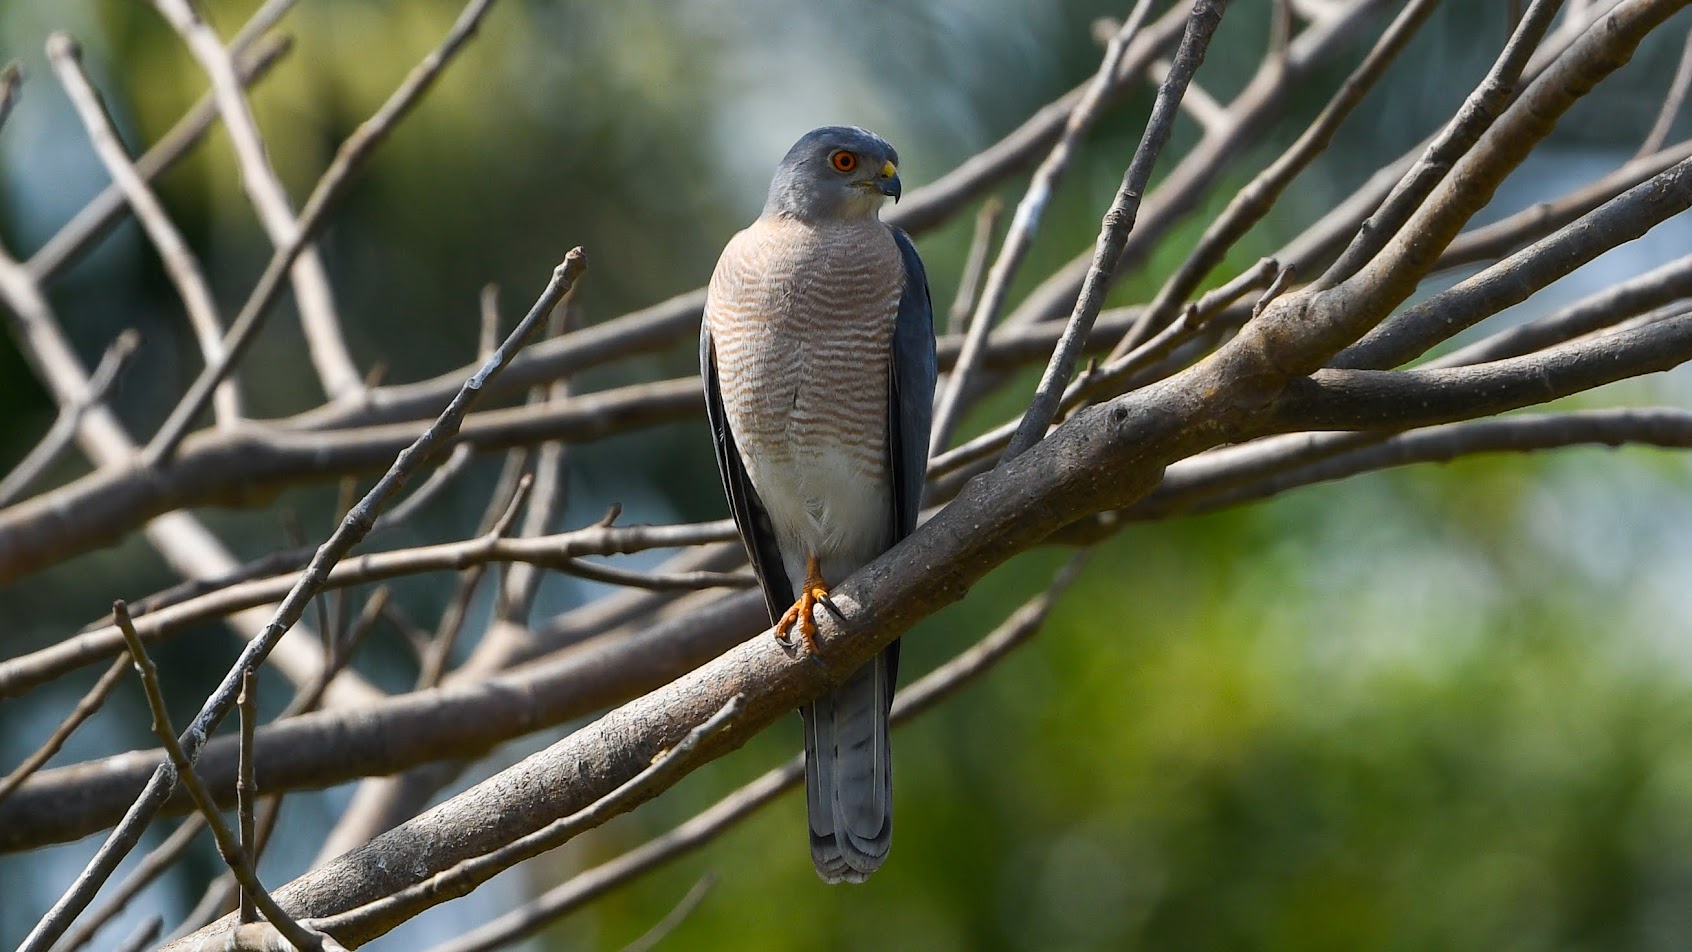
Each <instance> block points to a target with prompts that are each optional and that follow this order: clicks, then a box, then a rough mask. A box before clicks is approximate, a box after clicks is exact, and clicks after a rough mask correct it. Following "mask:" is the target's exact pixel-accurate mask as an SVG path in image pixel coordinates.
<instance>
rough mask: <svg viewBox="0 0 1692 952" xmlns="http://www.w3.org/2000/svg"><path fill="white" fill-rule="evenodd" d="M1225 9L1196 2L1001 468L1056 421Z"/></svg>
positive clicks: (1218, 3) (1221, 2) (1216, 0)
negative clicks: (1184, 98)
mask: <svg viewBox="0 0 1692 952" xmlns="http://www.w3.org/2000/svg"><path fill="white" fill-rule="evenodd" d="M1226 8H1227V4H1226V2H1225V0H1194V3H1193V11H1192V15H1191V16H1190V18H1189V19H1188V21H1187V32H1186V33H1185V34H1184V35H1183V36H1182V37H1181V47H1180V49H1179V50H1177V51H1176V53H1175V65H1174V67H1173V68H1172V69H1171V70H1170V71H1169V75H1168V76H1167V77H1165V78H1164V81H1163V85H1162V86H1161V87H1159V89H1158V91H1157V101H1156V102H1155V103H1154V104H1153V105H1152V113H1151V117H1150V118H1149V119H1147V120H1146V131H1145V134H1144V135H1143V136H1142V137H1141V138H1140V145H1139V147H1138V148H1136V149H1135V150H1134V158H1133V159H1132V160H1131V161H1130V162H1129V163H1128V169H1127V171H1126V172H1124V173H1123V175H1122V185H1121V187H1120V188H1118V189H1117V190H1116V197H1115V198H1114V199H1112V200H1111V203H1110V210H1109V211H1107V212H1105V216H1104V227H1103V228H1102V229H1100V231H1099V239H1098V245H1097V247H1096V249H1095V250H1094V252H1093V264H1092V267H1091V268H1090V269H1089V270H1088V272H1087V279H1086V281H1085V282H1083V283H1082V285H1081V295H1080V297H1078V298H1076V301H1075V310H1074V311H1073V312H1072V313H1071V314H1070V315H1069V324H1068V325H1067V326H1066V327H1065V328H1064V332H1063V336H1062V337H1060V338H1058V343H1057V347H1056V348H1055V349H1054V350H1053V351H1052V359H1051V362H1050V363H1049V364H1047V365H1046V372H1045V373H1044V374H1043V375H1042V376H1041V377H1040V384H1039V386H1038V387H1037V388H1036V389H1035V391H1034V399H1033V400H1032V401H1031V402H1030V403H1029V405H1028V410H1027V411H1026V412H1025V413H1024V414H1023V416H1022V422H1021V423H1020V424H1018V426H1017V430H1016V435H1015V436H1012V437H1011V441H1010V445H1009V446H1008V447H1006V449H1005V453H1004V455H1003V456H1001V457H1000V462H1001V463H1004V462H1008V461H1010V460H1011V459H1014V458H1015V457H1016V456H1018V455H1019V454H1021V453H1022V452H1023V451H1025V450H1027V449H1028V447H1030V446H1033V445H1034V444H1035V443H1038V442H1039V441H1040V439H1041V438H1042V437H1043V436H1045V435H1046V428H1047V427H1049V426H1051V423H1052V419H1053V418H1054V417H1056V416H1057V411H1058V402H1059V401H1060V400H1062V398H1063V390H1064V387H1065V386H1067V385H1068V384H1069V378H1070V377H1071V376H1073V375H1074V373H1075V365H1076V363H1077V362H1078V361H1079V360H1080V358H1081V348H1082V344H1083V342H1085V341H1086V339H1087V336H1088V335H1089V334H1090V333H1091V332H1092V330H1093V322H1094V321H1095V320H1096V319H1097V318H1098V316H1099V310H1100V308H1102V307H1104V298H1105V293H1106V292H1107V291H1108V290H1109V289H1110V282H1111V277H1112V276H1113V275H1114V274H1115V272H1116V266H1117V262H1118V261H1120V260H1121V258H1122V249H1123V248H1124V247H1126V246H1127V243H1128V233H1129V232H1131V231H1133V230H1134V220H1135V218H1136V217H1138V215H1139V211H1140V197H1141V196H1142V195H1143V194H1144V193H1145V189H1146V183H1148V182H1150V181H1151V173H1152V169H1153V167H1155V166H1156V165H1157V159H1158V156H1159V155H1161V154H1162V152H1163V146H1164V143H1166V142H1168V141H1169V134H1170V132H1172V131H1173V130H1174V128H1175V116H1176V114H1177V113H1178V112H1179V111H1180V104H1181V97H1182V96H1183V95H1185V93H1186V91H1187V84H1188V83H1189V82H1191V81H1192V78H1193V74H1194V73H1196V72H1197V71H1198V68H1199V64H1200V63H1202V62H1204V53H1205V49H1206V48H1207V47H1209V45H1210V38H1211V36H1212V35H1213V34H1214V33H1215V32H1216V27H1217V26H1218V25H1220V24H1221V22H1222V13H1223V11H1224V10H1225V9H1226Z"/></svg>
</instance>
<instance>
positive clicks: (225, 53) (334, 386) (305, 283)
mask: <svg viewBox="0 0 1692 952" xmlns="http://www.w3.org/2000/svg"><path fill="white" fill-rule="evenodd" d="M152 2H153V6H154V7H155V8H156V9H157V10H158V11H159V14H160V15H161V16H163V17H164V18H165V20H166V21H168V22H169V23H170V25H171V26H172V27H173V28H175V30H176V32H177V33H179V34H181V36H182V40H183V42H184V43H185V44H187V46H188V50H189V52H191V53H192V54H193V55H194V58H195V59H196V60H198V61H199V63H200V67H201V68H202V69H204V70H205V71H206V75H207V77H209V78H210V79H211V86H212V98H213V100H214V101H215V102H216V103H217V108H218V112H220V113H221V114H222V115H223V125H224V128H226V129H228V130H229V140H230V143H231V144H232V145H234V147H235V160H236V162H237V164H238V165H239V166H240V169H241V185H242V187H243V188H244V189H245V191H246V193H247V198H248V199H249V200H250V201H251V202H252V206H253V211H255V212H257V213H258V219H259V224H260V225H261V226H263V228H264V232H265V234H266V235H268V236H269V237H270V242H271V244H272V245H274V246H275V247H276V249H277V250H278V251H281V250H282V249H283V248H285V247H288V246H290V245H299V247H298V248H297V249H296V250H295V251H294V254H293V258H294V260H293V261H292V262H291V263H290V264H291V267H290V272H291V274H292V277H293V287H294V298H295V300H296V301H297V302H298V303H299V309H300V326H301V327H302V328H303V329H304V330H305V336H306V341H307V344H308V350H309V351H310V354H311V360H312V364H313V365H314V366H315V367H316V369H317V375H318V377H319V379H321V380H322V382H323V389H324V392H325V393H327V394H328V395H329V396H330V397H331V398H336V397H350V396H353V395H356V394H357V393H358V392H359V391H360V390H361V389H363V377H362V375H360V374H359V372H358V368H357V367H356V366H355V365H354V364H353V361H352V356H351V355H350V354H348V353H347V345H346V341H344V340H343V339H342V338H341V325H340V319H339V318H338V317H337V316H336V314H335V299H334V294H333V292H332V291H331V289H330V286H329V275H328V272H327V271H325V270H324V267H323V259H322V258H320V257H318V254H317V250H316V249H315V248H313V247H312V246H311V244H310V242H309V231H314V230H315V229H312V228H310V226H308V225H306V224H305V223H304V222H303V221H297V220H296V219H295V218H294V210H293V208H292V206H291V205H290V203H289V201H288V193H287V191H286V190H284V189H283V187H282V182H281V180H280V179H279V178H277V175H276V170H275V169H274V168H272V167H271V165H270V157H269V156H268V155H267V154H266V152H265V148H264V140H263V139H262V138H260V135H259V130H258V122H257V120H255V119H254V118H253V112H252V109H251V107H249V106H248V105H247V97H246V92H245V90H244V88H243V85H242V83H241V77H240V75H239V73H238V72H237V70H236V68H235V57H234V55H233V54H232V53H231V52H230V51H229V49H227V48H226V47H224V45H223V41H221V40H219V39H218V37H217V33H216V32H215V31H213V30H212V28H211V25H210V24H208V23H207V22H206V21H205V20H204V19H202V18H201V17H200V14H199V11H197V10H195V9H194V6H193V4H192V2H191V0H152ZM302 217H303V216H302ZM225 347H226V348H228V349H231V350H234V349H236V348H234V347H232V346H230V344H229V343H227V342H226V343H225ZM213 366H216V362H215V361H214V363H213ZM197 411H198V408H196V412H197ZM169 455H170V454H169V453H168V452H167V453H164V454H161V457H159V458H162V457H163V456H169Z"/></svg>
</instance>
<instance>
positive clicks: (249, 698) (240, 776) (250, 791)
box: [119, 617, 258, 922]
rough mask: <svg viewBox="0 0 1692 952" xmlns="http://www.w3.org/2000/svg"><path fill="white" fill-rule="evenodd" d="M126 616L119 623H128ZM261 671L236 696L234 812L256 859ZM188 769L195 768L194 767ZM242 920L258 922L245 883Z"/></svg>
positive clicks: (245, 848)
mask: <svg viewBox="0 0 1692 952" xmlns="http://www.w3.org/2000/svg"><path fill="white" fill-rule="evenodd" d="M128 620H129V619H128V618H127V617H125V618H123V619H121V620H120V621H119V624H123V623H124V622H127V621H128ZM134 632H135V626H134V625H133V624H130V625H129V626H128V629H127V631H126V632H125V635H126V640H128V641H129V642H130V644H131V646H132V647H131V649H130V650H131V651H133V650H134V647H133V646H134V645H139V644H140V643H141V639H140V636H138V635H136V634H135V633H134ZM257 686H258V672H257V671H254V670H251V669H249V670H247V671H243V672H242V673H241V695H240V696H239V697H237V698H236V699H235V704H236V706H237V707H238V708H240V711H241V734H240V737H241V744H240V748H239V750H238V752H237V754H236V761H237V762H236V770H235V813H236V816H237V817H238V820H239V827H240V831H241V839H240V846H241V852H242V853H244V854H246V855H247V856H248V857H252V858H254V860H255V865H256V858H257V856H258V837H257V834H256V832H255V830H254V825H253V799H254V798H255V797H256V796H257V795H258V783H257V781H255V780H254V779H253V732H254V731H255V730H257V729H258V693H257ZM189 769H190V770H191V769H193V767H192V766H190V767H189ZM240 906H241V908H240V912H239V916H240V920H241V921H242V922H257V921H258V907H257V906H256V905H255V904H254V901H253V896H252V893H250V892H249V891H248V890H247V889H246V888H245V886H243V887H242V889H241V898H240Z"/></svg>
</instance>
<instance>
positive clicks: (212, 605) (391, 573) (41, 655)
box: [0, 519, 741, 697]
mask: <svg viewBox="0 0 1692 952" xmlns="http://www.w3.org/2000/svg"><path fill="white" fill-rule="evenodd" d="M734 537H735V536H734V524H733V523H732V522H730V521H729V520H727V519H724V520H720V521H717V522H705V523H695V524H691V525H679V526H624V527H613V528H605V527H601V526H589V527H587V528H584V529H577V530H574V531H571V532H561V533H559V534H557V535H551V536H533V537H528V538H521V539H512V538H507V537H505V536H503V535H500V534H498V533H497V532H495V531H490V532H488V533H487V534H484V535H482V536H478V537H477V538H474V539H468V540H465V541H463V542H448V543H442V544H439V545H432V546H422V547H419V548H415V549H400V550H397V551H394V552H379V553H373V554H368V555H360V556H357V557H355V558H351V559H348V560H346V561H344V562H340V563H338V564H337V565H336V566H335V567H334V568H333V569H331V570H330V572H329V575H328V576H327V577H326V578H325V579H324V581H323V588H324V589H326V590H328V589H340V588H347V587H350V586H354V585H363V584H366V583H369V582H378V581H384V580H387V579H393V578H400V577H402V576H406V575H415V574H418V573H421V572H436V571H447V570H462V569H465V568H469V567H471V566H477V565H485V564H487V563H489V562H501V561H523V562H528V563H530V564H534V565H538V566H542V567H546V568H555V569H559V570H569V569H574V568H578V567H579V566H580V564H581V563H580V562H579V561H578V560H579V558H580V557H581V556H584V555H614V554H625V553H630V552H639V551H644V550H647V549H652V548H672V547H679V546H691V545H700V544H704V543H710V542H723V541H728V540H732V539H733V538H734ZM582 571H583V572H584V573H587V574H589V575H591V576H592V577H600V576H603V575H605V573H606V572H608V571H609V570H608V569H605V568H604V567H603V566H590V567H588V568H587V569H583V570H582ZM682 577H683V578H687V577H688V576H682ZM708 577H709V575H695V576H692V578H693V579H694V580H695V581H700V580H703V579H706V578H708ZM642 578H645V577H644V576H643V577H642ZM297 580H298V578H297V575H294V574H289V575H282V576H276V577H273V578H266V579H259V580H255V581H250V582H240V583H231V584H226V585H223V586H221V587H218V588H215V589H213V590H211V591H209V592H207V593H206V594H204V595H199V596H196V597H193V598H189V599H187V600H185V601H182V602H178V603H176V604H174V605H169V606H166V607H163V608H159V609H157V610H156V611H150V612H148V613H147V614H144V615H139V616H137V617H136V619H135V622H136V627H137V629H138V630H139V631H140V633H141V638H142V640H143V641H145V642H154V641H159V640H161V639H163V638H166V637H168V636H170V635H172V634H175V633H178V632H181V631H183V630H185V629H187V628H189V627H192V626H193V625H196V624H199V623H201V622H204V621H206V620H208V619H212V618H218V617H221V616H223V615H226V614H228V613H230V612H233V611H237V610H239V609H243V608H252V607H256V606H260V605H267V604H270V603H271V602H273V601H275V600H276V599H278V598H281V597H282V596H284V595H286V594H287V593H288V592H289V590H291V589H292V588H293V586H294V585H295V584H297ZM712 581H714V582H718V583H724V584H730V585H739V584H741V581H740V579H739V577H738V576H725V577H722V578H716V579H713V580H712ZM679 587H682V588H692V587H697V586H695V585H681V586H679ZM122 650H123V639H122V633H121V632H120V631H119V630H118V628H117V626H116V625H115V624H112V625H107V626H104V627H101V628H97V629H94V630H92V631H86V632H83V633H82V634H80V635H77V636H76V637H74V638H67V639H63V640H61V641H58V642H56V643H54V644H52V645H49V646H48V647H46V648H42V649H39V650H37V651H33V652H30V653H28V654H24V655H19V656H17V657H14V658H8V659H6V660H5V661H3V662H0V697H10V696H15V695H18V694H21V693H23V692H24V691H27V690H29V689H31V688H33V687H35V686H37V685H40V684H43V683H45V682H47V681H50V680H52V679H53V678H56V677H59V676H60V675H62V674H64V673H65V672H66V671H70V670H73V669H75V668H77V667H80V666H82V665H85V664H90V663H93V662H95V661H98V660H100V659H101V658H105V657H109V656H111V655H113V654H116V653H118V652H120V651H122Z"/></svg>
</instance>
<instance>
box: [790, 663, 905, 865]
mask: <svg viewBox="0 0 1692 952" xmlns="http://www.w3.org/2000/svg"><path fill="white" fill-rule="evenodd" d="M898 650H899V645H898V643H897V642H895V643H894V644H893V645H891V646H890V647H889V648H888V649H887V650H886V651H883V652H882V653H881V654H878V655H876V656H875V660H874V661H871V662H870V663H869V664H866V665H864V666H863V667H862V668H859V669H858V670H857V671H856V672H854V673H853V674H852V676H851V677H850V678H849V679H847V681H846V683H845V684H842V685H841V686H840V687H839V688H838V689H836V690H835V691H834V692H833V693H832V694H829V695H826V696H824V697H822V698H820V699H818V700H817V701H816V702H814V703H812V704H808V705H806V706H805V707H804V708H803V709H801V711H800V713H801V714H803V715H804V720H805V807H806V813H807V814H808V815H809V817H810V826H811V860H812V862H814V863H815V864H816V867H817V875H819V876H821V877H822V878H823V880H824V881H825V882H830V883H838V882H849V883H861V882H863V881H864V880H866V879H868V878H869V874H870V873H873V872H875V871H876V870H877V869H879V868H880V867H881V864H882V862H883V861H884V860H886V859H887V850H888V848H889V847H890V846H892V842H893V750H892V747H891V746H890V745H889V736H888V723H887V716H888V713H889V712H890V711H891V710H892V707H893V679H894V676H895V674H896V672H897V670H898Z"/></svg>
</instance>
